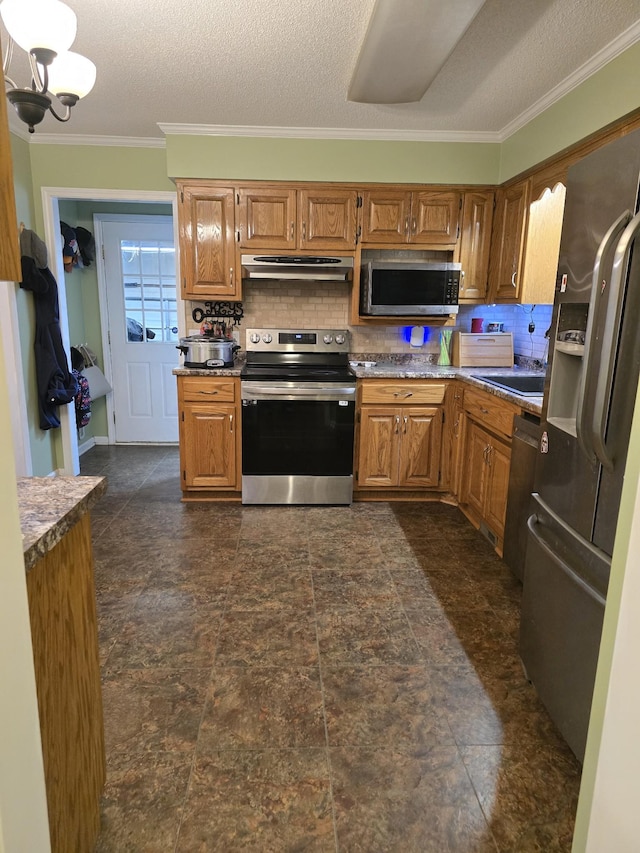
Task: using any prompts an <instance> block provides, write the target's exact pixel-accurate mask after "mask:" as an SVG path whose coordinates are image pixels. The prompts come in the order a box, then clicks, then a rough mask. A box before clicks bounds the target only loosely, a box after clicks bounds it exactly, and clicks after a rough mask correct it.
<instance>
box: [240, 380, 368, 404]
mask: <svg viewBox="0 0 640 853" xmlns="http://www.w3.org/2000/svg"><path fill="white" fill-rule="evenodd" d="M240 389H241V396H242V399H243V400H355V396H356V386H355V385H332V386H326V385H318V384H316V383H314V384H311V383H310V384H309V386H306V385H305V386H302V385H298V386H296V387H291V385H288V386H287V385H279V384H277V383H273V382H269V383H264V384H260V383H254V382H242V383H241V385H240Z"/></svg>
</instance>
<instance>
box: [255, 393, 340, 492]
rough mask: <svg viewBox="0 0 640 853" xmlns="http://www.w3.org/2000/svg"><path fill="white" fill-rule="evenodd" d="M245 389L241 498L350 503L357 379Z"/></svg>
mask: <svg viewBox="0 0 640 853" xmlns="http://www.w3.org/2000/svg"><path fill="white" fill-rule="evenodd" d="M241 388H242V502H243V503H268V504H281V503H300V504H309V503H313V504H315V503H325V504H349V503H351V500H352V497H353V441H354V420H355V384H352V383H317V382H307V383H305V382H303V381H299V382H282V383H280V382H252V381H243V382H242V383H241Z"/></svg>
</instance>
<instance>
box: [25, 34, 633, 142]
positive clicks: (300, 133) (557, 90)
mask: <svg viewBox="0 0 640 853" xmlns="http://www.w3.org/2000/svg"><path fill="white" fill-rule="evenodd" d="M638 41H640V21H638V22H636V23H635V24H633V25H632V26H631V27H629V28H628V29H627V30H625V32H623V33H621V34H620V35H619V36H618V37H617V38H616V39H614V40H613V41H612V42H610V43H609V44H608V45H607V46H606V47H604V48H603V49H602V50H600V51H599V52H598V53H596V54H595V55H594V56H593V57H591V58H590V59H589V60H588V61H587V62H585V63H584V64H583V65H582V66H581V67H580V68H578V69H577V70H576V71H575V72H573V73H572V74H570V75H569V76H568V77H567V78H566V79H565V80H563V81H562V82H561V83H559V84H558V85H557V86H555V87H554V88H553V89H551V91H549V92H548V93H547V94H546V95H544V97H542V98H540V99H539V100H538V101H536V102H535V104H532V105H531V106H530V107H529V108H528V109H526V110H524V112H522V113H521V114H520V115H519V116H517V117H516V118H515V119H513V120H512V121H510V122H509V123H508V124H506V125H505V126H504V127H503V128H502V129H501V130H498V131H446V130H409V129H406V130H395V129H382V128H339V127H334V128H327V127H268V126H251V125H207V124H178V123H171V122H158V125H157V126H158V127H159V128H160V130H161V131H162V133H163V134H164V137H163V138H156V137H128V136H91V135H89V134H84V135H82V134H55V133H34V134H30V133H28V132H27V129H26V126H25V125H23V124H22V122H20V120H19V119H18V118H17V117H16V116H14V115H12V114H11V113H10V114H9V130H10V132H11V133H12V134H14V135H15V136H17V137H18V138H20V139H23V140H24V141H26V142H28V143H29V144H32V145H95V146H104V147H110V146H120V147H127V148H165V147H166V137H167V136H181V135H187V136H228V137H255V138H272V139H343V140H356V141H369V142H375V141H388V142H471V143H489V144H491V143H493V144H500V143H502V142H505V141H506V140H507V139H509V137H510V136H512V135H513V134H514V133H516V132H517V131H519V130H521V129H522V128H523V127H525V126H526V125H527V124H528V123H529V122H531V121H533V119H535V118H537V117H538V116H539V115H541V114H542V113H543V112H544V111H545V110H547V109H549V107H551V106H553V105H554V104H555V103H557V102H558V101H559V100H561V99H562V98H563V97H564V96H565V95H568V94H569V93H570V92H572V91H573V90H574V89H576V88H577V87H578V86H580V84H582V83H584V82H585V81H586V80H588V79H589V77H591V76H592V75H593V74H595V73H596V72H597V71H599V70H600V69H602V68H604V66H605V65H607V64H608V63H609V62H611V61H612V60H613V59H615V58H616V57H618V56H619V55H620V54H622V53H623V52H624V51H625V50H627V49H628V48H630V47H632V46H633V45H634V44H636V43H637V42H638Z"/></svg>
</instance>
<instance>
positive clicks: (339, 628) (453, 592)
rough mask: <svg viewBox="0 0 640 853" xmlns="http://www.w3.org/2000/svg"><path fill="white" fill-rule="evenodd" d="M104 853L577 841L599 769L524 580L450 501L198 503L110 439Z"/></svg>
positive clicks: (515, 852) (101, 572)
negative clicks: (530, 675) (533, 615)
mask: <svg viewBox="0 0 640 853" xmlns="http://www.w3.org/2000/svg"><path fill="white" fill-rule="evenodd" d="M81 467H82V473H83V474H105V475H106V476H107V477H108V481H109V486H108V492H107V495H106V496H105V497H104V499H103V500H102V501H101V502H100V503H99V504H98V505H97V506H96V507H95V509H94V511H93V512H92V524H93V537H94V550H95V563H96V590H97V600H98V615H99V632H100V649H101V663H102V668H103V689H104V711H105V729H106V742H107V783H106V787H105V792H104V797H103V800H102V831H101V835H100V838H99V841H98V845H97V848H96V850H97V853H107V851H108V853H125V851H126V853H170V851H171V853H196V851H198V853H209V851H216V853H218V851H221V853H227V851H260V853H266V851H278V853H279V851H291V853H293V851H296V852H298V851H341V853H356V851H363V853H382V851H385V853H386V851H398V853H430V851H433V853H485V851H486V852H487V853H489V851H490V852H491V853H533V852H534V851H540V853H560V851H567V852H568V851H570V849H571V837H572V832H573V820H574V814H575V809H576V803H577V796H578V787H579V781H580V766H579V764H578V762H577V761H576V760H575V758H574V757H573V755H572V754H571V752H570V751H569V749H568V747H567V746H566V745H565V743H564V741H563V740H562V739H561V737H560V736H559V734H558V733H557V731H556V729H555V728H554V726H553V724H552V722H551V721H550V719H549V717H548V715H547V714H546V712H545V710H544V708H543V707H542V705H541V704H540V702H539V701H538V699H537V697H536V694H535V691H534V690H533V688H532V687H531V686H530V685H529V684H528V683H527V681H526V680H525V678H524V676H523V673H522V669H521V666H520V662H519V658H518V654H517V627H518V613H519V601H520V593H521V587H520V584H519V583H518V582H517V581H516V580H515V579H514V578H513V577H512V575H511V573H510V572H509V570H508V569H507V568H506V566H505V565H504V564H503V563H502V561H501V560H500V559H498V558H497V557H496V556H495V554H494V553H493V552H492V550H491V548H490V546H489V545H488V544H487V542H486V541H485V540H484V539H483V538H482V537H481V536H480V535H479V534H478V533H477V532H476V531H475V530H473V528H472V527H471V526H470V525H469V524H468V522H467V521H466V520H465V519H464V517H463V516H462V515H461V514H460V513H459V511H458V510H457V509H455V508H453V507H449V506H444V505H439V504H409V503H402V504H391V503H368V504H364V503H362V504H354V505H353V506H352V507H242V506H239V505H234V504H182V503H180V490H179V478H178V457H177V450H176V449H175V448H153V447H119V448H108V447H95V448H93V449H92V450H91V451H89V452H88V453H86V454H85V455H84V456H83V457H82V460H81Z"/></svg>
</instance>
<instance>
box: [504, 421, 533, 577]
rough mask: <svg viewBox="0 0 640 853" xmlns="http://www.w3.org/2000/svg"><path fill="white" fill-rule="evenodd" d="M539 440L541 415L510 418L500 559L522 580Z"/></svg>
mask: <svg viewBox="0 0 640 853" xmlns="http://www.w3.org/2000/svg"><path fill="white" fill-rule="evenodd" d="M539 442H540V418H539V416H538V415H535V414H533V413H531V412H524V414H522V415H515V416H514V418H513V441H512V443H511V469H510V473H509V491H508V493H507V516H506V519H505V526H504V548H503V560H504V561H505V563H506V564H507V565H508V566H509V568H510V569H511V571H512V572H513V573H514V575H515V576H516V577H517V578H519V579H520V580H521V581H523V580H524V558H525V553H526V548H527V519H528V518H529V515H530V514H531V512H530V507H531V493H532V492H533V478H534V473H535V468H536V459H537V457H538V447H539Z"/></svg>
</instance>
